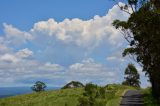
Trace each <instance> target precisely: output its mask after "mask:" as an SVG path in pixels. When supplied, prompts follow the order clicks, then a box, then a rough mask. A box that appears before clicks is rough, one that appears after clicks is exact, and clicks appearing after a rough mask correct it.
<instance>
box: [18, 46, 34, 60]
mask: <svg viewBox="0 0 160 106" xmlns="http://www.w3.org/2000/svg"><path fill="white" fill-rule="evenodd" d="M32 55H33V52H32V51H31V50H29V49H28V48H25V49H22V50H19V51H18V52H17V53H16V56H17V57H20V58H26V57H29V56H32Z"/></svg>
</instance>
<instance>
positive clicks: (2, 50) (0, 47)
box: [0, 44, 11, 54]
mask: <svg viewBox="0 0 160 106" xmlns="http://www.w3.org/2000/svg"><path fill="white" fill-rule="evenodd" d="M10 51H11V49H10V48H8V47H7V46H6V45H4V44H0V54H4V53H8V52H10Z"/></svg>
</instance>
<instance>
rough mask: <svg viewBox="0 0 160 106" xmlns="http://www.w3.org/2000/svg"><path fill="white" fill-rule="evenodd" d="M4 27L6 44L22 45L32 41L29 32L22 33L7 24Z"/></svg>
mask: <svg viewBox="0 0 160 106" xmlns="http://www.w3.org/2000/svg"><path fill="white" fill-rule="evenodd" d="M3 26H4V32H5V38H4V40H5V43H6V44H14V45H20V44H23V43H26V42H27V41H28V40H31V39H32V35H31V34H30V33H29V32H25V31H21V30H19V29H18V28H15V27H14V26H12V25H9V24H6V23H4V24H3Z"/></svg>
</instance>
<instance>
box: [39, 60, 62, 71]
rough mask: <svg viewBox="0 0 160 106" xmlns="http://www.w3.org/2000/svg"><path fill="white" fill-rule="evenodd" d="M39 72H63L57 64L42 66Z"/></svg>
mask: <svg viewBox="0 0 160 106" xmlns="http://www.w3.org/2000/svg"><path fill="white" fill-rule="evenodd" d="M39 70H46V71H60V70H63V67H62V66H61V65H59V64H51V63H50V62H48V63H45V64H44V65H43V66H40V67H39Z"/></svg>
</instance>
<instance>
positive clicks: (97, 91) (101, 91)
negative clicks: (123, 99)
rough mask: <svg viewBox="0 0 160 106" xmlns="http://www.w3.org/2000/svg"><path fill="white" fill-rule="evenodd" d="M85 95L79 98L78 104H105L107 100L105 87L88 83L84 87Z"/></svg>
mask: <svg viewBox="0 0 160 106" xmlns="http://www.w3.org/2000/svg"><path fill="white" fill-rule="evenodd" d="M84 91H85V92H84V93H83V96H82V97H80V98H79V105H78V106H105V105H106V103H107V101H106V100H105V99H106V98H105V97H106V96H105V95H106V91H105V88H104V87H99V86H97V85H95V84H92V83H88V84H86V86H85V88H84Z"/></svg>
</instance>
